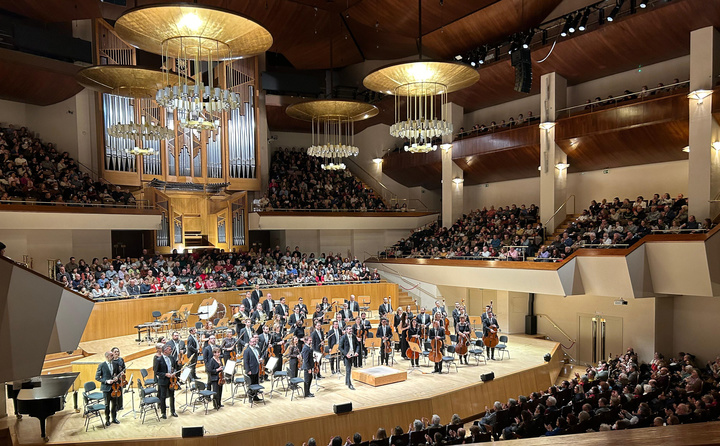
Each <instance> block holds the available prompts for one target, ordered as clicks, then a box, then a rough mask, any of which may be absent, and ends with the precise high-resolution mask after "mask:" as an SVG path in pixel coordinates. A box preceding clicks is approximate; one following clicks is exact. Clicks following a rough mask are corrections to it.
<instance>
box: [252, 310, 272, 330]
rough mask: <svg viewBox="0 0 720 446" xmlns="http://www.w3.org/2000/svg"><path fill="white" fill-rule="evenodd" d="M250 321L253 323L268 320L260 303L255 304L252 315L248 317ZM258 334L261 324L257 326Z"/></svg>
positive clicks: (261, 322)
mask: <svg viewBox="0 0 720 446" xmlns="http://www.w3.org/2000/svg"><path fill="white" fill-rule="evenodd" d="M250 319H251V322H252V324H253V325H255V324H261V325H262V324H265V321H267V320H268V315H267V313H265V310H263V307H262V304H257V305H256V306H255V311H254V312H253V314H252V316H251V317H250ZM257 332H258V334H260V333H262V326H261V327H258V331H257Z"/></svg>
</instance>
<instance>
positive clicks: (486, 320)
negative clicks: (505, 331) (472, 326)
mask: <svg viewBox="0 0 720 446" xmlns="http://www.w3.org/2000/svg"><path fill="white" fill-rule="evenodd" d="M482 322H483V340H485V338H487V337H488V336H490V335H493V334H494V335H495V337H497V332H498V331H500V324H498V321H497V319H496V318H495V315H494V314H493V313H492V310H491V309H490V307H489V306H488V307H487V311H486V312H485V314H483V317H482ZM485 348H486V350H487V352H486V356H490V359H492V360H493V361H494V360H495V347H492V348H491V347H489V346H488V345H487V343H486V344H485ZM491 353H492V355H491Z"/></svg>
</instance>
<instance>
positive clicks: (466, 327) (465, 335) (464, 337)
mask: <svg viewBox="0 0 720 446" xmlns="http://www.w3.org/2000/svg"><path fill="white" fill-rule="evenodd" d="M455 330H456V331H457V343H458V344H461V343H462V344H464V345H465V354H463V355H460V364H462V363H463V359H464V360H465V364H466V365H468V354H467V351H468V344H469V343H470V324H468V323H467V320H466V318H465V315H464V314H461V315H460V321H459V322H458V323H457V325H456V326H455ZM457 348H458V347H457V346H455V349H456V351H457Z"/></svg>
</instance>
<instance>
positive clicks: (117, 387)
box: [110, 381, 122, 398]
mask: <svg viewBox="0 0 720 446" xmlns="http://www.w3.org/2000/svg"><path fill="white" fill-rule="evenodd" d="M121 395H122V383H121V382H120V381H115V382H114V383H112V391H111V392H110V396H112V397H113V398H119V397H120V396H121Z"/></svg>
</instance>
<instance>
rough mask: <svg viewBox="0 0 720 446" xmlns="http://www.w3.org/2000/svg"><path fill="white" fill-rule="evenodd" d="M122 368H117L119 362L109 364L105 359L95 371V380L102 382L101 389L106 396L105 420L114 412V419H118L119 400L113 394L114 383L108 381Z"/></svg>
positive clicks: (108, 419)
mask: <svg viewBox="0 0 720 446" xmlns="http://www.w3.org/2000/svg"><path fill="white" fill-rule="evenodd" d="M119 372H120V370H118V368H117V363H116V362H112V363H110V364H109V365H108V363H107V361H103V362H101V363H100V364H98V368H97V371H96V372H95V381H97V382H99V383H100V390H102V392H103V396H104V397H105V420H106V421H107V422H109V421H110V414H111V413H112V419H113V421H114V420H117V411H118V400H117V398H115V397H113V396H112V395H111V393H112V384H108V383H107V381H109V380H112V379H114V378H115V377H117V375H118V373H119Z"/></svg>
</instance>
